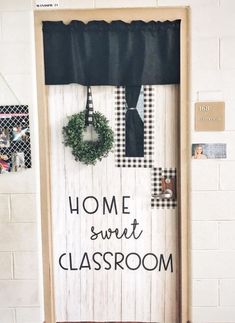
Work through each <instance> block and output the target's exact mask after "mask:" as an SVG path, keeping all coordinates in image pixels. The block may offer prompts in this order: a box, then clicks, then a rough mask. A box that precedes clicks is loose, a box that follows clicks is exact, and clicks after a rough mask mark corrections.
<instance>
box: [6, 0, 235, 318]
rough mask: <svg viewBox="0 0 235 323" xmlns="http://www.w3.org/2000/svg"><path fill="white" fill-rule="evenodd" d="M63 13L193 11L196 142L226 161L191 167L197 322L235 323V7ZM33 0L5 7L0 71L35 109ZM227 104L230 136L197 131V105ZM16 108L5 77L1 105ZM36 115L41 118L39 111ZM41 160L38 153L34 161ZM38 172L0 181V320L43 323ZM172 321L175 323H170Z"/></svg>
mask: <svg viewBox="0 0 235 323" xmlns="http://www.w3.org/2000/svg"><path fill="white" fill-rule="evenodd" d="M60 5H61V8H85V7H87V8H93V7H96V8H99V7H135V6H139V7H143V6H156V5H159V6H177V5H189V6H190V7H191V28H190V32H191V53H192V57H191V80H190V81H191V82H190V83H191V91H190V98H191V101H190V109H191V138H192V142H197V141H198V142H203V141H205V142H225V143H227V145H228V147H227V149H228V160H226V161H216V160H213V161H193V162H192V215H191V220H192V221H191V229H192V230H191V232H192V239H191V240H192V257H191V260H192V281H191V285H192V300H191V305H192V315H191V321H192V322H193V323H215V322H217V323H229V322H230V323H235V301H234V299H235V207H234V201H235V184H234V183H235V181H234V179H235V91H234V87H235V1H234V0H145V1H139V0H87V1H82V0H60ZM32 32H33V22H32V6H31V0H20V1H19V0H10V1H0V46H1V51H0V72H1V73H3V74H4V77H5V78H6V79H7V81H8V83H9V85H10V86H11V87H12V88H13V90H14V92H15V93H16V94H17V96H18V97H19V99H20V100H21V101H22V103H28V104H31V105H32V102H33V96H32V92H33V90H32V81H35V75H34V74H33V67H32V64H31V61H32V42H33V40H32ZM196 100H225V102H226V131H225V132H222V133H200V132H199V133H196V132H194V129H193V127H194V102H195V101H196ZM13 103H17V102H16V99H15V98H14V96H13V95H12V93H10V92H9V90H8V88H7V87H6V85H5V83H4V82H3V80H2V79H1V78H0V104H13ZM31 115H34V117H35V118H36V112H35V107H34V106H33V105H32V106H31ZM34 158H35V159H37V157H36V155H35V156H34ZM35 183H36V176H35V171H34V170H30V171H27V172H26V173H25V174H24V175H21V174H14V176H11V175H10V176H9V177H8V176H4V177H1V181H0V205H1V207H0V230H1V234H0V318H1V319H0V321H1V322H3V323H39V322H40V323H41V322H42V318H40V311H39V300H38V259H37V251H38V247H37V239H36V236H37V234H36V211H35V198H36V192H37V186H36V184H35ZM170 323H174V322H170Z"/></svg>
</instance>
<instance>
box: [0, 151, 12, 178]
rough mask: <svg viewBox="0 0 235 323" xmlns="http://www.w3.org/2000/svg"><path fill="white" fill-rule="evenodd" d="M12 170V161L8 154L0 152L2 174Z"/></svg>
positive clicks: (0, 171)
mask: <svg viewBox="0 0 235 323" xmlns="http://www.w3.org/2000/svg"><path fill="white" fill-rule="evenodd" d="M10 170H11V161H10V158H9V156H8V155H7V154H0V174H4V173H8V172H10Z"/></svg>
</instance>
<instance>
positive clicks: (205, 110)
mask: <svg viewBox="0 0 235 323" xmlns="http://www.w3.org/2000/svg"><path fill="white" fill-rule="evenodd" d="M224 129H225V104H224V102H197V103H195V130H196V131H224Z"/></svg>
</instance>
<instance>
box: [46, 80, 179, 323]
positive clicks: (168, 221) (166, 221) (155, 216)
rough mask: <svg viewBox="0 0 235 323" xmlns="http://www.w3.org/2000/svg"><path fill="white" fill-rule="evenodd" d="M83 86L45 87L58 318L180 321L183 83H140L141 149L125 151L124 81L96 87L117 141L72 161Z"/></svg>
mask: <svg viewBox="0 0 235 323" xmlns="http://www.w3.org/2000/svg"><path fill="white" fill-rule="evenodd" d="M86 91H87V89H86V87H83V86H80V85H75V84H72V85H61V86H52V85H51V86H48V114H49V133H50V156H49V157H50V174H51V219H52V247H53V277H54V300H55V313H56V314H55V315H56V322H81V321H86V322H88V321H89V322H110V321H114V322H124V321H125V322H126V321H128V322H159V323H180V313H179V312H180V310H179V309H180V304H179V300H180V261H179V256H180V254H179V250H180V245H179V241H180V239H179V219H180V213H179V207H178V205H179V200H180V192H179V189H178V187H179V185H178V176H179V158H180V155H179V154H180V149H179V147H180V146H179V120H180V118H179V116H180V109H179V86H178V85H158V86H142V88H141V92H140V95H139V99H138V104H137V110H138V113H139V116H140V118H141V120H142V122H143V123H144V157H126V156H125V131H126V129H125V113H126V104H125V88H124V87H113V86H94V87H92V98H93V106H94V110H95V111H98V112H101V113H102V114H103V115H104V116H105V117H106V118H107V119H108V121H109V126H110V127H111V128H112V129H113V131H114V134H115V146H114V149H113V150H112V151H111V152H110V153H109V154H108V156H107V157H105V158H103V159H102V160H101V161H98V162H97V163H96V164H95V165H94V166H91V165H85V164H83V163H80V162H78V161H75V159H74V157H73V155H72V153H71V149H70V148H69V147H65V145H64V143H63V142H64V138H63V134H62V129H63V127H64V126H65V125H66V124H67V122H68V117H69V116H71V115H73V114H76V113H79V112H80V111H83V110H84V109H85V107H86V99H87V97H86Z"/></svg>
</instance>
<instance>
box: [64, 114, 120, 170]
mask: <svg viewBox="0 0 235 323" xmlns="http://www.w3.org/2000/svg"><path fill="white" fill-rule="evenodd" d="M92 116H93V122H92V125H93V127H94V129H95V131H96V132H97V134H98V140H96V141H87V140H83V133H84V130H85V129H86V124H85V117H86V111H82V112H80V113H77V114H74V115H72V116H71V117H69V121H68V124H67V125H66V126H64V127H63V135H64V144H65V146H69V147H70V148H72V154H73V156H74V157H75V160H76V161H78V160H79V161H80V162H82V163H84V164H86V165H95V163H96V161H97V160H101V159H102V158H103V157H106V156H107V155H108V153H109V151H110V150H111V149H112V148H113V145H114V133H113V130H112V129H111V128H110V127H109V125H108V120H107V119H106V118H105V116H104V115H103V114H101V113H100V112H94V113H93V115H92Z"/></svg>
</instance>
